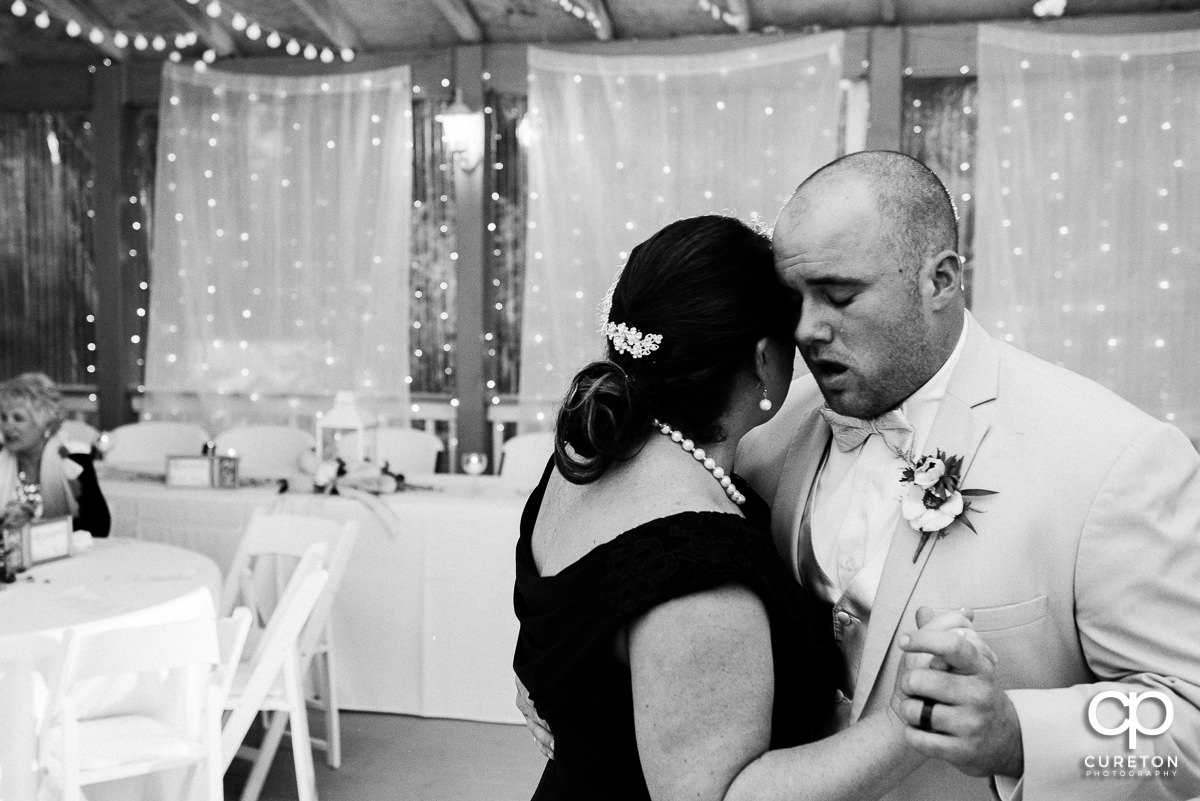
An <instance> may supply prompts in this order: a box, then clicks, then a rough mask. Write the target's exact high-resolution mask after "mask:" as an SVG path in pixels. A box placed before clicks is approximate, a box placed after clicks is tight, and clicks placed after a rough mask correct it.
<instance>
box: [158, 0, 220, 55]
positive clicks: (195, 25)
mask: <svg viewBox="0 0 1200 801" xmlns="http://www.w3.org/2000/svg"><path fill="white" fill-rule="evenodd" d="M167 4H168V5H170V7H171V9H172V10H174V11H175V13H176V14H178V15H179V18H180V19H181V20H183V22H184V24H185V25H187V27H188V30H190V31H191V32H192V33H195V34H196V35H197V36H198V37H200V41H201V42H203V43H204V46H205V47H207V48H208V49H210V50H212V51H213V52H215V53H216V54H217V57H218V58H224V57H226V56H232V55H235V54H236V53H237V42H235V41H234V39H233V34H231V33H230V32H229V31H227V30H226V29H225V28H224V27H222V26H221V25H220V24H219V23H218V22H217V21H216V20H215V19H213V18H212V17H210V16H208V15H207V14H205V13H204V10H203V9H202V8H200V7H199V6H194V5H191V4H190V3H188V2H187V0H167Z"/></svg>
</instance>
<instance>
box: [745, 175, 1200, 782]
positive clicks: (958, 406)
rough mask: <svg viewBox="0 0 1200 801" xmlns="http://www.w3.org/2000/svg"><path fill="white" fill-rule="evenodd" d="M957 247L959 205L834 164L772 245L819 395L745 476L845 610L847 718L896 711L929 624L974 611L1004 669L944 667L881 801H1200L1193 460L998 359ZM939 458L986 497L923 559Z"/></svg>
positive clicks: (1133, 416)
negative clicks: (907, 477)
mask: <svg viewBox="0 0 1200 801" xmlns="http://www.w3.org/2000/svg"><path fill="white" fill-rule="evenodd" d="M957 247H958V245H957V233H956V224H955V213H954V209H953V205H952V203H951V201H950V198H949V196H948V195H947V193H946V190H945V188H944V187H943V186H942V184H941V182H940V181H938V179H937V177H936V176H935V175H934V174H933V173H932V172H931V171H930V170H929V169H927V168H926V167H925V166H924V165H922V164H921V163H920V162H918V161H915V160H913V159H911V158H909V157H907V156H904V155H902V154H899V153H890V152H864V153H856V154H853V155H850V156H846V157H844V158H841V159H839V160H837V161H835V162H833V163H831V164H829V165H826V166H825V167H823V168H821V169H820V170H818V171H817V172H816V173H814V174H813V175H812V176H810V177H809V178H808V179H806V180H805V182H804V183H803V184H801V186H800V187H799V188H798V189H797V190H796V192H795V194H794V195H793V196H792V198H791V200H790V201H789V202H788V203H787V205H786V206H785V207H784V209H783V210H782V212H781V213H780V215H779V218H778V220H777V222H776V225H775V232H774V249H775V259H776V270H777V272H778V274H779V276H780V278H781V280H782V281H783V282H784V284H785V285H786V286H787V287H788V288H789V290H790V291H791V292H792V293H793V294H794V296H795V299H796V304H797V308H798V310H799V317H798V323H797V326H796V331H795V338H796V344H797V346H798V347H799V349H800V353H801V355H802V356H803V358H804V361H805V363H806V364H807V365H808V367H809V370H810V371H811V372H810V374H809V375H806V376H804V377H803V378H801V379H799V380H798V381H796V382H795V383H794V384H793V386H792V389H791V393H790V395H789V397H788V399H787V402H786V403H785V404H784V406H783V408H782V409H781V410H780V412H779V414H777V415H776V416H775V417H774V419H772V420H771V421H770V422H769V423H768V424H766V425H764V426H762V427H760V428H758V429H756V430H754V431H752V432H751V433H750V434H749V435H748V436H747V437H746V438H745V439H744V440H743V441H742V444H741V447H740V449H739V452H738V459H737V470H738V472H739V473H740V474H741V475H742V476H744V477H745V478H746V479H747V480H748V481H749V482H750V484H751V485H752V486H753V487H755V488H756V489H757V490H758V492H759V493H760V494H761V495H763V497H765V498H766V499H767V500H768V501H769V502H770V503H771V506H772V511H773V534H774V537H775V541H776V544H777V546H778V548H779V551H780V553H781V555H782V556H783V558H784V559H785V561H786V562H787V563H788V565H789V566H790V567H791V569H792V570H793V571H794V574H795V576H796V578H797V580H798V581H801V582H803V583H805V584H807V585H809V586H810V587H812V588H814V589H815V590H816V591H817V592H819V593H821V594H822V595H823V596H824V597H826V598H827V599H828V600H829V601H831V602H832V603H833V604H834V615H833V621H832V623H833V625H834V628H835V631H836V634H837V637H838V640H839V642H840V644H841V646H842V649H843V651H844V652H845V654H846V656H847V660H846V661H847V664H848V670H847V675H846V676H845V679H844V695H845V698H844V703H845V705H846V707H845V709H846V713H847V714H846V719H847V720H848V721H849V722H853V721H854V720H857V719H858V718H859V717H861V716H863V715H871V714H874V713H876V712H878V711H880V710H881V709H882V707H883V706H884V705H886V704H887V701H888V698H889V695H890V693H891V689H892V687H893V686H894V684H895V681H896V675H897V668H898V665H899V663H900V660H901V658H902V656H903V651H902V648H901V646H902V645H903V644H904V642H905V639H906V637H909V638H911V637H914V636H915V637H919V636H920V633H919V632H918V633H917V634H915V635H914V634H913V630H914V628H915V626H916V625H917V624H918V621H917V619H916V610H917V609H918V608H919V607H933V608H969V609H972V610H973V611H974V624H975V627H976V629H977V630H978V631H979V632H980V634H981V635H982V636H983V638H984V640H985V641H986V642H987V643H988V644H989V645H990V646H991V647H992V648H993V649H994V650H995V652H996V654H997V655H998V657H999V660H998V663H997V664H996V665H995V666H994V667H993V666H991V665H990V663H989V664H970V665H968V664H965V663H960V662H958V661H957V660H956V657H955V655H954V654H952V653H948V654H944V655H943V657H942V658H941V659H939V661H938V663H936V664H933V665H931V666H930V667H929V668H928V669H925V670H919V671H915V672H913V673H912V674H911V675H910V676H909V677H908V678H907V679H906V681H905V686H903V687H902V688H901V689H902V690H903V691H904V692H905V693H906V694H907V695H908V696H910V698H909V699H907V700H906V701H905V702H904V705H903V706H904V709H903V713H902V714H903V716H904V717H905V720H906V722H907V723H908V724H909V726H910V729H909V731H908V734H909V743H910V745H911V746H912V747H913V748H915V749H916V750H918V751H919V752H921V753H922V754H924V755H926V756H928V757H930V759H929V760H928V761H927V762H926V763H925V764H924V766H923V767H922V768H920V769H918V770H917V771H916V772H915V773H913V774H912V775H911V776H910V777H909V778H908V779H906V780H905V781H904V782H903V783H902V784H901V785H900V786H899V787H898V788H897V789H896V790H894V791H893V792H892V793H891V794H889V795H888V796H886V797H887V798H889V799H912V800H913V801H931V800H932V799H947V800H950V799H953V800H954V801H962V800H965V799H988V798H993V797H994V796H993V793H994V792H995V793H998V795H999V796H1000V797H1001V798H1004V799H1010V798H1024V799H1027V800H1029V801H1061V800H1062V799H1088V800H1089V801H1091V800H1092V799H1109V798H1111V799H1117V798H1122V799H1124V798H1136V799H1151V798H1153V799H1158V798H1164V799H1189V798H1193V797H1195V796H1197V795H1200V458H1198V456H1197V453H1196V451H1195V449H1194V448H1193V447H1192V445H1191V443H1189V442H1188V440H1187V439H1186V438H1185V437H1184V436H1183V434H1182V433H1181V432H1179V431H1178V429H1176V428H1174V427H1173V426H1170V425H1168V424H1165V423H1163V422H1160V421H1158V420H1155V419H1153V418H1151V417H1150V416H1149V415H1147V414H1144V413H1143V412H1141V411H1139V410H1138V409H1136V408H1134V407H1133V406H1132V405H1130V404H1129V403H1127V402H1125V401H1123V400H1122V399H1121V398H1119V397H1117V396H1116V395H1114V394H1113V393H1111V392H1109V391H1108V390H1106V389H1104V388H1102V387H1100V386H1098V385H1097V384H1095V383H1093V382H1091V381H1089V380H1087V379H1085V378H1082V377H1080V376H1078V375H1075V374H1073V373H1070V372H1068V371H1066V370H1064V369H1062V368H1059V367H1056V366H1054V365H1051V364H1048V363H1046V362H1043V361H1041V360H1039V359H1037V358H1035V357H1033V356H1030V355H1029V354H1026V353H1024V352H1022V351H1020V350H1017V349H1015V348H1013V347H1010V346H1008V345H1005V344H1003V343H1001V342H998V341H996V340H995V339H993V338H992V337H990V336H989V335H988V334H987V333H986V332H985V331H984V330H983V329H982V328H981V327H980V325H979V324H978V323H977V322H976V321H975V319H974V318H973V317H972V316H971V315H970V314H969V313H968V312H967V311H966V310H965V299H964V296H963V286H962V266H961V259H960V258H959V256H958V254H957ZM1048 322H1049V321H1048ZM885 415H886V416H887V417H886V422H884V421H880V420H879V418H881V416H885ZM862 421H867V422H865V423H864V422H862ZM871 421H874V425H872V424H871ZM856 429H857V434H856V433H855V430H856ZM864 433H865V438H864V437H863V434H864ZM835 435H836V436H835ZM938 451H941V452H942V453H943V456H944V458H943V460H942V464H943V467H944V466H945V465H946V464H950V458H951V457H959V458H961V462H960V463H959V465H958V470H959V475H960V477H961V481H960V484H959V487H960V488H961V489H980V490H989V491H992V492H994V493H995V494H993V495H986V496H977V497H974V498H973V499H972V501H973V503H972V506H973V508H971V509H969V510H968V511H967V512H966V513H965V515H959V516H958V517H957V518H955V519H953V521H952V522H950V523H949V525H947V526H946V527H944V528H942V529H941V530H940V531H935V532H933V533H930V534H928V535H927V536H922V534H921V533H919V532H918V531H916V530H915V529H914V527H913V526H912V525H911V524H910V523H909V522H908V520H907V518H906V515H905V514H904V510H902V504H901V502H900V500H899V496H900V495H901V491H902V489H903V488H902V486H901V484H900V482H899V479H900V478H901V471H902V469H903V468H904V467H905V465H906V462H905V460H904V457H905V456H906V455H907V456H908V457H910V458H911V459H916V460H918V461H919V457H921V456H923V455H926V454H928V455H935V454H936V452H938ZM956 508H957V507H954V506H948V507H947V508H946V510H945V511H946V512H947V515H948V516H949V517H953V514H952V513H953V512H954V511H955V509H956ZM916 511H917V512H920V511H922V510H921V509H920V508H919V507H918V509H917V510H916ZM912 515H913V513H912V512H911V511H910V514H909V515H908V516H912ZM968 523H969V525H968ZM928 525H929V524H927V527H928ZM972 529H973V530H972ZM910 647H911V646H910ZM947 667H949V668H950V669H949V670H947V669H945V668H947ZM1168 718H1169V719H1168Z"/></svg>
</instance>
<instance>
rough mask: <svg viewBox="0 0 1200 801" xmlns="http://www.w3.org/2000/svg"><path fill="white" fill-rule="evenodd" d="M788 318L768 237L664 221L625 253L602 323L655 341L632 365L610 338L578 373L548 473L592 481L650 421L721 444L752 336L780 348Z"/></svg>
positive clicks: (749, 359)
mask: <svg viewBox="0 0 1200 801" xmlns="http://www.w3.org/2000/svg"><path fill="white" fill-rule="evenodd" d="M792 320H793V314H792V312H791V305H790V303H789V300H788V295H787V293H786V292H784V291H783V289H782V287H781V285H780V283H779V281H778V279H777V278H776V277H775V270H774V264H773V260H772V257H771V241H770V239H769V238H768V237H767V235H766V234H764V233H760V232H758V231H755V230H754V229H752V228H750V227H749V226H747V225H746V224H745V223H742V222H740V221H739V220H736V219H734V218H732V217H724V216H719V215H705V216H701V217H689V218H687V219H683V220H678V221H676V222H673V223H671V224H670V225H668V226H666V227H665V228H663V229H662V230H660V231H659V232H658V233H656V234H654V235H653V236H651V237H650V238H649V239H647V240H646V241H645V242H642V243H641V244H640V245H638V246H637V247H635V248H634V249H633V252H632V253H630V254H629V260H628V262H626V264H625V267H624V269H623V270H622V271H621V274H620V276H619V277H618V279H617V283H616V285H615V286H614V287H613V291H612V309H611V311H610V312H609V315H608V320H606V321H602V323H604V322H609V321H611V322H613V323H624V324H625V325H626V326H628V327H630V328H636V329H638V331H640V332H642V334H643V335H644V334H661V335H662V342H661V343H660V344H659V346H658V349H657V350H655V351H653V352H651V353H649V354H647V355H643V356H642V357H641V358H637V359H635V358H633V356H632V355H631V354H630V353H628V352H626V353H618V352H617V351H616V350H615V349H614V348H613V343H612V341H611V340H610V341H609V342H608V346H607V353H606V356H607V358H605V359H604V360H602V361H597V362H593V363H591V364H589V365H588V366H587V367H585V368H583V369H582V370H581V371H579V373H578V374H577V375H576V376H575V379H574V381H573V382H572V384H571V388H570V390H568V391H567V395H566V398H565V399H564V400H563V405H562V408H561V409H560V410H559V413H558V422H557V426H556V432H555V443H554V462H555V466H556V467H557V468H558V470H559V472H560V473H562V475H563V476H564V477H565V478H566V479H567V480H568V481H571V482H572V483H575V484H586V483H588V482H590V481H594V480H596V479H597V478H599V477H600V476H601V475H603V473H604V471H605V470H607V469H608V468H609V466H610V465H612V463H613V462H615V461H618V460H622V459H628V458H630V457H632V456H633V455H634V453H636V451H637V450H638V449H639V448H640V447H641V445H642V444H643V443H644V442H645V441H646V437H647V436H648V434H649V433H650V430H651V429H650V425H651V421H652V420H654V419H658V420H660V421H662V422H664V423H669V424H670V425H671V426H672V427H674V428H677V429H679V430H680V431H682V432H683V433H684V434H685V435H686V436H688V437H690V438H692V439H693V440H695V441H696V442H697V443H701V442H705V443H707V442H719V441H721V440H723V439H724V438H725V432H724V431H723V430H721V426H720V423H719V422H718V420H719V418H720V417H721V415H722V414H723V413H724V412H725V410H726V408H727V407H728V405H729V400H730V394H731V392H732V390H733V387H734V378H735V376H736V375H737V373H738V372H739V371H741V370H750V369H753V361H754V345H755V343H756V342H758V340H759V339H761V338H762V337H764V336H770V337H773V338H776V339H778V340H779V341H782V342H788V343H790V342H791V336H792Z"/></svg>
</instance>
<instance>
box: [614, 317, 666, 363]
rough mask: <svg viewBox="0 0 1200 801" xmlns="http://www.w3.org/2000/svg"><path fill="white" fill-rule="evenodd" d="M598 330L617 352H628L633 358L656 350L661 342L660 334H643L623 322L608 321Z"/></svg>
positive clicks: (638, 357)
mask: <svg viewBox="0 0 1200 801" xmlns="http://www.w3.org/2000/svg"><path fill="white" fill-rule="evenodd" d="M600 330H601V331H603V332H604V336H606V337H608V338H609V339H610V340H611V341H612V345H613V350H615V351H616V352H617V353H628V354H629V355H630V356H631V357H633V358H634V359H640V358H642V357H643V356H646V355H648V354H650V353H652V352H654V351H656V350H658V346H659V343H661V342H662V334H643V333H642V332H641V331H639V330H637V329H636V328H633V327H630V326H627V325H625V323H613V322H609V323H606V324H605V325H604V328H602V329H600Z"/></svg>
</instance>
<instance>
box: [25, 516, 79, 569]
mask: <svg viewBox="0 0 1200 801" xmlns="http://www.w3.org/2000/svg"><path fill="white" fill-rule="evenodd" d="M72 528H73V527H72V525H71V517H70V515H63V516H62V517H52V518H50V519H48V520H42V521H40V522H37V523H30V524H29V560H30V562H31V563H33V564H35V565H39V564H41V563H42V562H50V561H52V560H54V559H62V558H63V557H66V556H70V555H71V530H72Z"/></svg>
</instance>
